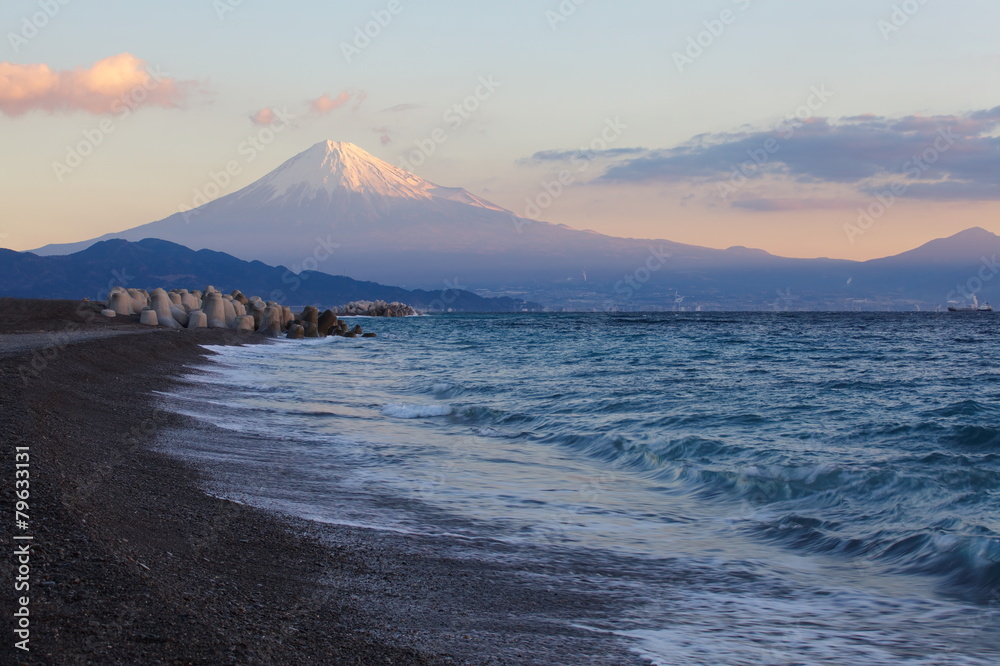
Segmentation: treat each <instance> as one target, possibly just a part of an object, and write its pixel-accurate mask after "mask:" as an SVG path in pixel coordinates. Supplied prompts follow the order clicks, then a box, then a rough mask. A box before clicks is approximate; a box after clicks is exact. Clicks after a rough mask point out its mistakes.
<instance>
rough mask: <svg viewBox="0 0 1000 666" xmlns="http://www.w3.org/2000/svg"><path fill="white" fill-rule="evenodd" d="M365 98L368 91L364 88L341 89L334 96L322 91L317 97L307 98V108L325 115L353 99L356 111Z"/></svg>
mask: <svg viewBox="0 0 1000 666" xmlns="http://www.w3.org/2000/svg"><path fill="white" fill-rule="evenodd" d="M366 99H368V93H367V92H365V91H364V90H358V91H355V90H343V91H341V92H340V93H339V94H338V95H337V96H336V97H331V96H330V93H323V94H322V95H320V96H319V97H318V98H316V99H313V100H309V108H310V110H311V111H312V112H313V113H316V114H318V115H321V116H325V115H326V114H328V113H330V112H331V111H333V110H335V109H339V108H340V107H342V106H344V105H346V104H348V103H349V102H351V101H352V100H353V101H354V106H353V108H354V110H355V111H357V110H358V108H359V107H360V106H361V105H362V104H363V103H364V101H365V100H366Z"/></svg>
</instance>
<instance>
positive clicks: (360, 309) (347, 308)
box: [331, 301, 419, 317]
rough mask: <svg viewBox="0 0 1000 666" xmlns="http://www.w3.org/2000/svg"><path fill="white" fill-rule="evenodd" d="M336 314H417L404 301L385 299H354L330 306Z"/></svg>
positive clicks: (353, 315)
mask: <svg viewBox="0 0 1000 666" xmlns="http://www.w3.org/2000/svg"><path fill="white" fill-rule="evenodd" d="M331 311H332V312H333V313H334V314H336V315H342V316H344V317H412V316H414V315H417V314H419V313H418V312H417V311H416V310H414V309H413V308H411V307H410V306H409V305H406V304H405V303H386V302H385V301H354V302H352V303H348V304H347V305H341V306H340V307H336V308H331Z"/></svg>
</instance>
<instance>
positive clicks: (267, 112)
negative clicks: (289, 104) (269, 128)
mask: <svg viewBox="0 0 1000 666" xmlns="http://www.w3.org/2000/svg"><path fill="white" fill-rule="evenodd" d="M277 119H278V116H277V115H276V114H275V113H274V109H272V108H270V107H268V108H266V109H261V110H260V111H258V112H256V113H254V114H252V115H251V116H250V122H252V123H253V124H254V125H260V126H262V127H263V126H266V125H270V124H271V123H273V122H274V121H275V120H277Z"/></svg>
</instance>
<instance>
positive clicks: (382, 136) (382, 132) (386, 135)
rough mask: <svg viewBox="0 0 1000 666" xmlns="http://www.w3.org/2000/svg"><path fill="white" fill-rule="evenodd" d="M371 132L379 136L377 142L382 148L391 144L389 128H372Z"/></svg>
mask: <svg viewBox="0 0 1000 666" xmlns="http://www.w3.org/2000/svg"><path fill="white" fill-rule="evenodd" d="M372 131H373V132H375V133H376V134H378V135H379V137H378V138H379V141H381V142H382V145H383V146H387V145H389V144H390V143H392V130H391V129H390V128H389V127H373V128H372Z"/></svg>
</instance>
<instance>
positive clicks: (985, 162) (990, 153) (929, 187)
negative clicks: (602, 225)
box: [528, 107, 1000, 211]
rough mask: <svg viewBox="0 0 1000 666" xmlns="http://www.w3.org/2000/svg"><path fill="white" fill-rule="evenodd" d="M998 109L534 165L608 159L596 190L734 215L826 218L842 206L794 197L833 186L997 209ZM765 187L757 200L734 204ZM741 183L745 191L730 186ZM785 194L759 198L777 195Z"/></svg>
mask: <svg viewBox="0 0 1000 666" xmlns="http://www.w3.org/2000/svg"><path fill="white" fill-rule="evenodd" d="M998 130H1000V107H996V108H993V109H987V110H981V111H974V112H970V113H965V114H954V115H936V116H920V115H912V116H906V117H902V118H887V117H884V116H875V115H863V116H851V117H845V118H840V119H836V120H831V119H827V118H812V119H808V120H802V121H799V120H795V121H790V122H786V123H783V124H782V125H780V126H778V127H777V128H774V129H770V130H746V131H738V132H731V133H716V134H702V135H698V136H696V137H694V138H692V139H691V140H690V141H688V142H686V143H684V144H681V145H679V146H676V147H674V148H667V149H645V148H627V149H621V148H617V149H612V150H608V151H601V152H597V153H587V154H582V153H580V152H579V151H552V150H549V151H542V152H539V153H536V154H535V155H533V156H532V157H531V158H530V159H529V160H528V161H531V162H567V161H570V160H571V159H574V158H576V159H580V158H583V159H588V160H592V159H598V158H600V159H602V160H605V161H606V162H609V164H607V166H606V167H605V170H604V172H603V173H602V174H601V175H600V176H599V177H597V178H596V179H595V181H592V182H596V183H607V184H612V183H613V184H668V183H687V184H714V185H716V186H717V188H718V189H719V191H720V193H722V194H723V197H722V198H723V199H724V200H726V201H727V203H728V204H729V205H730V206H732V207H734V208H739V209H744V210H752V211H778V210H810V209H829V208H835V207H837V205H838V202H837V200H835V199H830V198H822V197H815V196H811V195H810V196H805V195H803V196H801V197H800V198H796V197H788V196H787V188H788V186H791V187H792V188H793V189H795V188H802V189H804V188H805V187H810V186H815V185H823V184H833V185H839V186H846V187H847V188H849V189H850V190H853V191H854V192H855V193H856V194H859V195H864V196H870V195H872V194H875V193H877V192H880V191H883V190H884V189H885V188H887V187H892V186H893V185H895V186H896V188H897V189H898V188H900V187H902V188H904V189H905V191H906V196H907V197H910V198H915V199H923V200H932V201H995V200H1000V177H998V174H1000V136H998ZM750 181H757V182H758V184H759V185H760V187H759V188H757V191H756V192H755V194H754V195H753V196H751V195H750V194H749V193H741V195H740V196H733V197H728V196H725V195H726V193H727V189H728V190H729V193H730V194H736V193H737V192H738V191H739V189H740V188H741V187H742V184H745V183H747V182H750ZM737 182H738V183H740V184H741V185H740V186H739V187H737V186H733V185H732V183H737ZM776 185H777V186H780V187H783V188H784V189H785V194H781V195H778V194H775V196H773V197H769V196H767V195H766V194H765V195H764V196H760V189H761V188H763V189H764V190H767V189H768V188H772V187H775V186H776Z"/></svg>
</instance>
